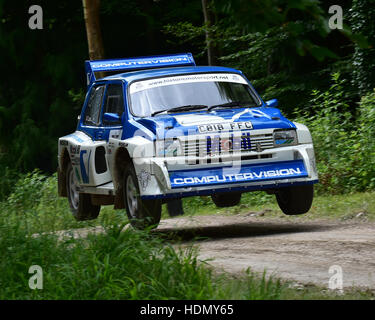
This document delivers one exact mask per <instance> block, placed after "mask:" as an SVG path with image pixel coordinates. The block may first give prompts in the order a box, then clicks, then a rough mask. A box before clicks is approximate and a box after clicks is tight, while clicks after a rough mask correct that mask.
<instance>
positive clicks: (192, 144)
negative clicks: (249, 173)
mask: <svg viewBox="0 0 375 320" xmlns="http://www.w3.org/2000/svg"><path fill="white" fill-rule="evenodd" d="M181 143H182V147H183V154H184V156H185V157H186V158H187V159H188V160H187V163H189V164H198V163H199V160H198V159H196V158H200V159H202V158H204V159H205V161H206V162H207V163H211V158H212V157H216V158H217V156H219V162H221V161H222V158H223V157H228V156H231V155H236V156H238V157H241V160H252V159H264V158H272V154H255V155H254V154H251V153H250V152H251V151H255V152H258V153H259V152H262V151H264V150H267V149H272V148H273V147H274V141H273V134H272V133H269V134H259V135H251V134H250V132H247V133H243V134H241V135H234V134H228V135H214V136H212V135H211V136H196V137H194V138H192V137H189V138H188V139H187V140H185V141H181ZM193 159H196V160H195V161H194V160H193Z"/></svg>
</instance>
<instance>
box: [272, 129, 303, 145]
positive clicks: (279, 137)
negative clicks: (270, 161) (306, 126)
mask: <svg viewBox="0 0 375 320" xmlns="http://www.w3.org/2000/svg"><path fill="white" fill-rule="evenodd" d="M273 141H274V144H275V147H282V146H293V145H296V144H297V143H298V141H297V133H296V130H275V131H274V133H273Z"/></svg>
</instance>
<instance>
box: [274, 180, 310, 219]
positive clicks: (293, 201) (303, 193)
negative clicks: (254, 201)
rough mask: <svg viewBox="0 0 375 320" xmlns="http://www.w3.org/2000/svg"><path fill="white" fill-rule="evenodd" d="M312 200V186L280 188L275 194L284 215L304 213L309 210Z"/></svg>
mask: <svg viewBox="0 0 375 320" xmlns="http://www.w3.org/2000/svg"><path fill="white" fill-rule="evenodd" d="M313 198H314V186H313V185H303V186H295V187H287V188H280V189H279V190H278V192H277V193H276V200H277V203H278V204H279V207H280V209H281V210H282V211H283V212H284V213H285V214H286V215H297V214H303V213H306V212H307V211H309V210H310V208H311V205H312V201H313Z"/></svg>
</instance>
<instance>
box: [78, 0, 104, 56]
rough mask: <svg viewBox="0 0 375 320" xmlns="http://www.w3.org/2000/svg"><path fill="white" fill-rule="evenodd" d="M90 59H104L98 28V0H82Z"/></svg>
mask: <svg viewBox="0 0 375 320" xmlns="http://www.w3.org/2000/svg"><path fill="white" fill-rule="evenodd" d="M82 4H83V14H84V18H85V25H86V34H87V42H88V47H89V57H90V60H100V59H104V47H103V40H102V33H101V30H100V18H99V11H100V0H82Z"/></svg>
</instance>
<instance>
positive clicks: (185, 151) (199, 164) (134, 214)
mask: <svg viewBox="0 0 375 320" xmlns="http://www.w3.org/2000/svg"><path fill="white" fill-rule="evenodd" d="M85 66H86V76H87V81H88V90H87V95H86V100H85V102H84V105H83V108H82V112H81V115H80V116H79V122H78V125H77V130H76V131H75V132H74V133H72V134H70V135H67V136H64V137H61V138H60V139H59V142H58V186H59V195H60V196H63V197H67V198H68V200H69V204H70V207H71V210H72V212H73V215H74V217H75V218H76V219H78V220H86V219H95V218H96V217H97V216H98V214H99V211H100V206H101V205H110V204H113V205H114V207H115V208H116V209H121V208H126V211H127V214H128V217H129V219H130V221H131V223H132V225H133V226H134V227H136V228H144V227H146V226H151V225H152V226H157V224H158V223H159V221H160V215H161V205H162V203H165V202H167V201H168V199H173V198H177V199H178V198H183V197H188V196H196V195H211V198H212V200H213V201H214V203H215V204H216V205H217V206H219V207H226V206H234V205H236V204H238V203H239V202H240V199H241V194H242V193H243V192H248V191H254V190H264V191H267V192H268V193H274V194H275V195H276V198H277V202H278V204H279V206H280V208H281V210H282V211H283V212H284V213H285V214H288V215H294V214H302V213H306V212H307V211H308V210H309V209H310V207H311V204H312V200H313V184H314V183H317V182H318V175H317V171H316V165H315V156H314V149H313V143H312V138H311V135H310V132H309V130H308V128H307V127H306V126H304V125H303V124H299V123H295V122H291V121H289V120H288V119H286V118H285V117H284V116H283V115H282V114H281V112H280V110H279V109H277V108H276V107H277V100H276V99H274V100H270V101H267V102H266V103H265V102H263V101H262V99H261V98H260V96H259V95H258V94H257V92H256V91H255V90H254V88H253V87H252V85H251V84H250V82H249V81H248V80H247V79H246V77H245V76H244V75H243V74H242V72H241V71H238V70H234V69H230V68H224V67H207V66H196V65H195V62H194V59H193V57H192V55H191V54H176V55H168V56H156V57H141V58H129V59H118V60H101V61H86V64H85ZM124 71H126V72H125V73H121V72H124ZM95 72H101V73H103V72H111V73H112V75H110V76H107V77H105V78H102V79H98V80H97V79H96V78H95Z"/></svg>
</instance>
